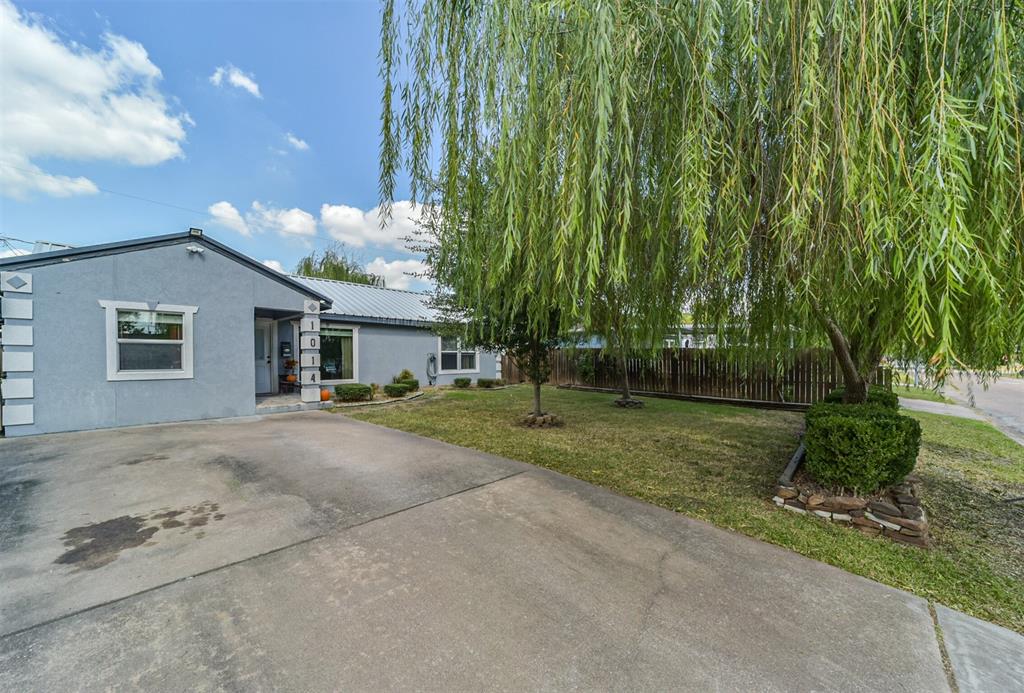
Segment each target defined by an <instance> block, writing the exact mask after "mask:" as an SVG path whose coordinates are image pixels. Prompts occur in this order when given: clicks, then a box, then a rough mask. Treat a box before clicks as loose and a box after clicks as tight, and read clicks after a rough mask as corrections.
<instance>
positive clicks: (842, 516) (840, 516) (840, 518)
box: [832, 513, 853, 522]
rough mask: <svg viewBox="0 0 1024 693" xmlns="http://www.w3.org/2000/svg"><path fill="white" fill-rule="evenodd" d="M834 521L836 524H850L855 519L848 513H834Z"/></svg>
mask: <svg viewBox="0 0 1024 693" xmlns="http://www.w3.org/2000/svg"><path fill="white" fill-rule="evenodd" d="M832 519H833V520H835V521H836V522H850V521H851V520H853V517H851V516H850V515H847V514H846V513H832Z"/></svg>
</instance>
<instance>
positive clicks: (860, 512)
mask: <svg viewBox="0 0 1024 693" xmlns="http://www.w3.org/2000/svg"><path fill="white" fill-rule="evenodd" d="M847 514H848V515H850V516H851V517H864V511H863V510H850V511H849V512H848V513H847Z"/></svg>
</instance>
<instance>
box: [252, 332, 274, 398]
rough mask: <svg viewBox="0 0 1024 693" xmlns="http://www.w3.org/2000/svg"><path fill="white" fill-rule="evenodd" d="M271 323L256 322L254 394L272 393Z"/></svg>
mask: <svg viewBox="0 0 1024 693" xmlns="http://www.w3.org/2000/svg"><path fill="white" fill-rule="evenodd" d="M271 332H272V330H271V323H270V321H269V320H267V321H263V320H257V321H256V339H255V344H256V354H255V356H256V359H255V361H256V394H258V395H260V394H266V393H268V392H272V391H273V388H272V387H271V385H272V383H271V378H270V370H271V363H270V360H271V358H272V357H273V350H272V349H271V345H270V336H271Z"/></svg>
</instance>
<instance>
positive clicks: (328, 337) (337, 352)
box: [320, 328, 353, 380]
mask: <svg viewBox="0 0 1024 693" xmlns="http://www.w3.org/2000/svg"><path fill="white" fill-rule="evenodd" d="M352 377H353V362H352V330H339V329H330V328H329V329H322V330H320V379H321V380H351V379H352Z"/></svg>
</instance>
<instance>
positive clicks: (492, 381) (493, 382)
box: [476, 378, 505, 388]
mask: <svg viewBox="0 0 1024 693" xmlns="http://www.w3.org/2000/svg"><path fill="white" fill-rule="evenodd" d="M504 384H505V381H504V380H502V379H501V378H477V379H476V386H477V387H483V388H492V387H502V386H503V385H504Z"/></svg>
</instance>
